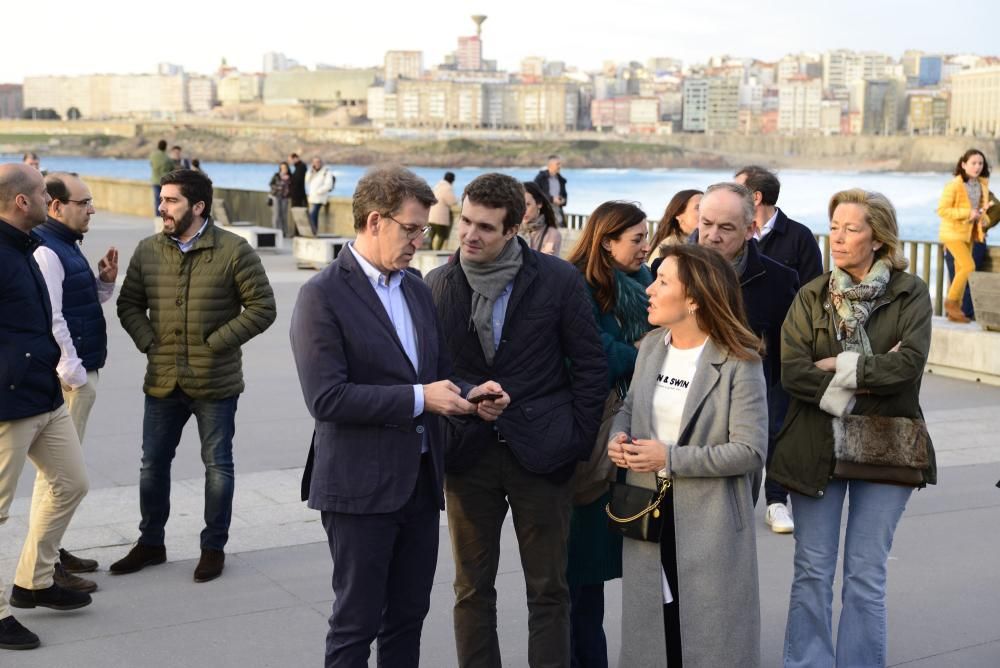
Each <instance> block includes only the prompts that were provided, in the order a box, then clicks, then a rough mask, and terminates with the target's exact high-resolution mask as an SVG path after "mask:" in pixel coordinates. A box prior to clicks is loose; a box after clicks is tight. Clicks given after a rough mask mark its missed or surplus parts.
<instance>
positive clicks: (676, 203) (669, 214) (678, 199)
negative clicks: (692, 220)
mask: <svg viewBox="0 0 1000 668" xmlns="http://www.w3.org/2000/svg"><path fill="white" fill-rule="evenodd" d="M704 194H705V193H703V192H702V191H700V190H695V189H694V188H691V189H689V190H681V191H680V192H678V193H677V194H676V195H674V196H673V197H671V198H670V202H669V203H668V204H667V208H666V210H665V211H664V212H663V218H661V219H660V222H659V223H658V224H657V225H656V234H654V235H653V241H652V242H650V244H649V247H650V248H659V246H660V244H662V243H663V242H664V241H665V240H666V238H667V237H674V236H677V237H679V236H682V235H683V234H684V232H683V231H682V230H681V224H680V222H678V220H677V216H679V215H681V214H682V213H684V210H685V209H687V205H688V202H690V201H691V198H692V197H694V196H695V195H704Z"/></svg>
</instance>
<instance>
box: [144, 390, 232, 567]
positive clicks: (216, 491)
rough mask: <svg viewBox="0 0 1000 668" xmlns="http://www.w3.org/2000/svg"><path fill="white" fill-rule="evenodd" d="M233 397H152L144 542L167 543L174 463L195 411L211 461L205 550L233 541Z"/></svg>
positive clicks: (148, 399)
mask: <svg viewBox="0 0 1000 668" xmlns="http://www.w3.org/2000/svg"><path fill="white" fill-rule="evenodd" d="M238 399H239V396H238V395H237V396H235V397H229V398H227V399H192V398H191V397H189V396H188V395H186V394H185V393H184V392H182V391H181V390H179V389H177V390H174V391H173V393H171V394H170V396H168V397H167V398H165V399H157V398H155V397H151V396H149V395H146V409H145V413H144V414H143V417H142V468H141V469H140V473H139V510H140V512H141V514H142V521H141V522H140V523H139V534H140V535H139V542H140V543H142V544H143V545H152V546H160V545H163V539H164V528H165V527H166V525H167V519H168V518H169V517H170V464H171V462H173V459H174V453H175V452H176V451H177V444H178V443H179V442H180V440H181V432H182V431H183V430H184V425H185V424H186V423H187V421H188V418H190V417H191V416H192V415H194V417H195V420H197V422H198V435H199V436H200V437H201V461H202V462H204V464H205V529H204V530H203V531H202V532H201V548H202V549H203V550H221V549H222V548H223V547H225V545H226V541H228V540H229V523H230V521H231V520H232V516H233V489H234V487H235V478H234V474H233V435H234V434H235V433H236V402H237V400H238Z"/></svg>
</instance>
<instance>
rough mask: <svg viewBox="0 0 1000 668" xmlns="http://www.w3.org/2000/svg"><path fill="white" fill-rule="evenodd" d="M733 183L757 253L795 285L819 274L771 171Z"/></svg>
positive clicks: (748, 173)
mask: <svg viewBox="0 0 1000 668" xmlns="http://www.w3.org/2000/svg"><path fill="white" fill-rule="evenodd" d="M733 180H734V181H736V183H739V184H741V185H744V186H746V187H747V190H749V191H750V193H751V194H752V195H753V202H754V238H755V239H757V245H758V246H759V248H760V252H761V253H763V254H764V255H766V256H767V257H769V258H771V259H772V260H774V261H776V262H780V263H781V264H783V265H785V266H786V267H789V268H790V269H794V270H795V273H797V274H798V275H799V285H805V284H806V283H808V282H809V281H811V280H812V279H814V278H816V277H817V276H819V275H820V274H822V273H823V256H822V253H820V250H819V244H818V243H816V237H814V236H813V233H812V230H810V229H809V228H808V227H806V226H805V225H803V224H802V223H800V222H797V221H794V220H792V219H791V218H789V217H788V216H786V215H785V212H784V211H782V210H781V209H779V208H778V206H777V204H778V194H779V193H780V192H781V181H779V180H778V177H777V176H775V174H774V172H772V171H770V170H767V169H764V168H763V167H759V166H758V165H748V166H747V167H744V168H743V169H741V170H740V171H738V172H736V176H735V177H734V178H733ZM782 502H784V501H782Z"/></svg>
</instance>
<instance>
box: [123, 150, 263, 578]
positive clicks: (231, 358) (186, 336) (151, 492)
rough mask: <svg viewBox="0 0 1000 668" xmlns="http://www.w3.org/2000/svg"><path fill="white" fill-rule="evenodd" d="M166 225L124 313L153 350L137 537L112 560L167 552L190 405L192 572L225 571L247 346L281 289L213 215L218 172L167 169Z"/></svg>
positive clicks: (146, 349)
mask: <svg viewBox="0 0 1000 668" xmlns="http://www.w3.org/2000/svg"><path fill="white" fill-rule="evenodd" d="M162 185H163V190H162V191H161V194H160V197H161V200H160V216H161V217H162V218H163V232H162V234H156V235H153V236H151V237H147V238H146V239H143V240H142V241H141V242H139V246H138V247H137V248H136V249H135V253H133V255H132V259H131V261H130V262H129V266H128V271H127V273H126V275H125V283H124V284H123V285H122V290H121V294H120V295H119V296H118V317H119V319H120V320H121V323H122V327H124V328H125V331H126V332H128V334H129V336H131V337H132V341H134V342H135V345H136V347H137V348H138V349H139V350H140V351H141V352H143V353H145V354H146V357H147V359H148V360H149V361H148V364H147V367H146V380H145V383H144V385H143V391H144V392H145V393H146V407H145V413H144V415H143V423H142V469H141V473H140V476H139V506H140V509H141V511H142V521H141V522H140V524H139V531H140V536H139V541H138V543H136V545H135V547H133V548H132V550H131V551H130V552H129V553H128V555H127V556H126V557H125V558H123V559H121V560H120V561H118V562H116V563H114V564H112V565H111V572H112V573H113V574H123V573H133V572H135V571H138V570H141V569H143V568H145V567H146V566H151V565H153V564H162V563H163V562H164V561H166V558H167V555H166V548H165V547H164V542H163V541H164V527H165V526H166V523H167V518H168V517H169V515H170V463H171V460H172V459H173V457H174V452H175V451H176V449H177V444H178V443H179V441H180V438H181V432H182V430H183V429H184V424H185V423H186V422H187V421H188V419H189V418H190V417H191V415H194V416H195V418H196V419H197V421H198V432H199V435H200V436H201V456H202V461H204V462H205V529H204V530H203V531H202V533H201V559H200V561H199V562H198V566H197V568H195V572H194V578H195V581H196V582H206V581H208V580H212V579H214V578H216V577H218V576H219V575H220V574H221V573H222V568H223V564H224V562H225V554H224V553H223V547H224V546H225V544H226V541H227V540H228V539H229V523H230V520H231V519H232V506H233V488H234V474H233V434H234V432H235V430H236V402H237V399H239V395H240V393H241V392H243V363H242V354H241V352H240V346H242V345H243V344H245V343H246V342H247V341H249V340H250V339H252V338H253V337H255V336H257V335H258V334H260V333H261V332H263V331H264V330H265V329H267V328H268V327H270V325H271V323H273V322H274V319H275V316H276V310H275V304H274V293H273V292H272V291H271V285H270V284H269V283H268V280H267V275H266V274H265V273H264V267H263V266H262V265H261V262H260V258H259V257H257V254H256V253H255V252H254V251H253V249H252V248H251V247H250V245H249V244H248V243H247V242H246V241H244V240H243V239H241V238H240V237H238V236H236V235H235V234H233V233H231V232H227V231H225V230H222V229H220V228H218V227H216V226H215V225H214V223H213V222H212V219H211V218H210V217H209V215H210V213H211V210H212V182H211V181H210V180H209V178H208V177H207V176H205V175H204V173H202V172H198V171H194V170H190V169H178V170H176V171H173V172H171V173H170V174H168V175H167V176H165V177H164V178H163V181H162Z"/></svg>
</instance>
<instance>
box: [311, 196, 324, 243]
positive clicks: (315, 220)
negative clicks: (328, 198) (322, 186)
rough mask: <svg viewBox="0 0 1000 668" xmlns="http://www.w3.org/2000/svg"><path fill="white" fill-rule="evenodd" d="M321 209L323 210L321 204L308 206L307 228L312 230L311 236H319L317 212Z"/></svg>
mask: <svg viewBox="0 0 1000 668" xmlns="http://www.w3.org/2000/svg"><path fill="white" fill-rule="evenodd" d="M321 208H323V205H322V204H310V205H309V227H311V228H312V231H313V236H316V235H317V234H319V210H320V209H321Z"/></svg>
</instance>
